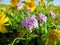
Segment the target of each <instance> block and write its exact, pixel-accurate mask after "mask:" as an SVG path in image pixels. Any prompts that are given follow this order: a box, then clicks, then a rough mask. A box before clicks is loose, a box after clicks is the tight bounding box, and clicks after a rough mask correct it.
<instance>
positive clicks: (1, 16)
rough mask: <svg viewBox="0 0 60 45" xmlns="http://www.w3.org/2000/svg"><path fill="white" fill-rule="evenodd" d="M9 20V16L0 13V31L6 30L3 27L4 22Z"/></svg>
mask: <svg viewBox="0 0 60 45" xmlns="http://www.w3.org/2000/svg"><path fill="white" fill-rule="evenodd" d="M8 21H9V18H8V17H6V15H5V14H4V13H1V14H0V32H2V33H4V32H7V30H6V29H5V28H4V24H5V23H6V22H8Z"/></svg>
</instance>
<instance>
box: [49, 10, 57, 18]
mask: <svg viewBox="0 0 60 45" xmlns="http://www.w3.org/2000/svg"><path fill="white" fill-rule="evenodd" d="M50 15H51V16H52V18H54V19H55V18H56V15H55V14H54V12H53V11H50Z"/></svg>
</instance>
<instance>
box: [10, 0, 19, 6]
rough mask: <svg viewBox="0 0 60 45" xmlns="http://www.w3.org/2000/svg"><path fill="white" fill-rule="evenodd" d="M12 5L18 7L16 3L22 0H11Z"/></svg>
mask: <svg viewBox="0 0 60 45" xmlns="http://www.w3.org/2000/svg"><path fill="white" fill-rule="evenodd" d="M10 2H11V6H12V7H16V4H17V3H19V2H20V0H10Z"/></svg>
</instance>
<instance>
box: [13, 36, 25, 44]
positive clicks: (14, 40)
mask: <svg viewBox="0 0 60 45" xmlns="http://www.w3.org/2000/svg"><path fill="white" fill-rule="evenodd" d="M18 39H19V40H25V38H20V37H18V38H16V39H15V40H14V41H13V42H12V45H14V43H15V41H16V40H18Z"/></svg>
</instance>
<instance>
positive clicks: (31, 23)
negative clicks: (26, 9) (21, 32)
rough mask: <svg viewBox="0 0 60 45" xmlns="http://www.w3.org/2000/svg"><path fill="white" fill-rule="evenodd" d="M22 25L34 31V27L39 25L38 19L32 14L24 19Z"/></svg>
mask: <svg viewBox="0 0 60 45" xmlns="http://www.w3.org/2000/svg"><path fill="white" fill-rule="evenodd" d="M22 26H23V27H26V28H28V29H29V30H30V32H32V28H37V27H38V21H37V19H36V18H35V15H31V16H30V17H28V18H25V19H24V20H23V21H22Z"/></svg>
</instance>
